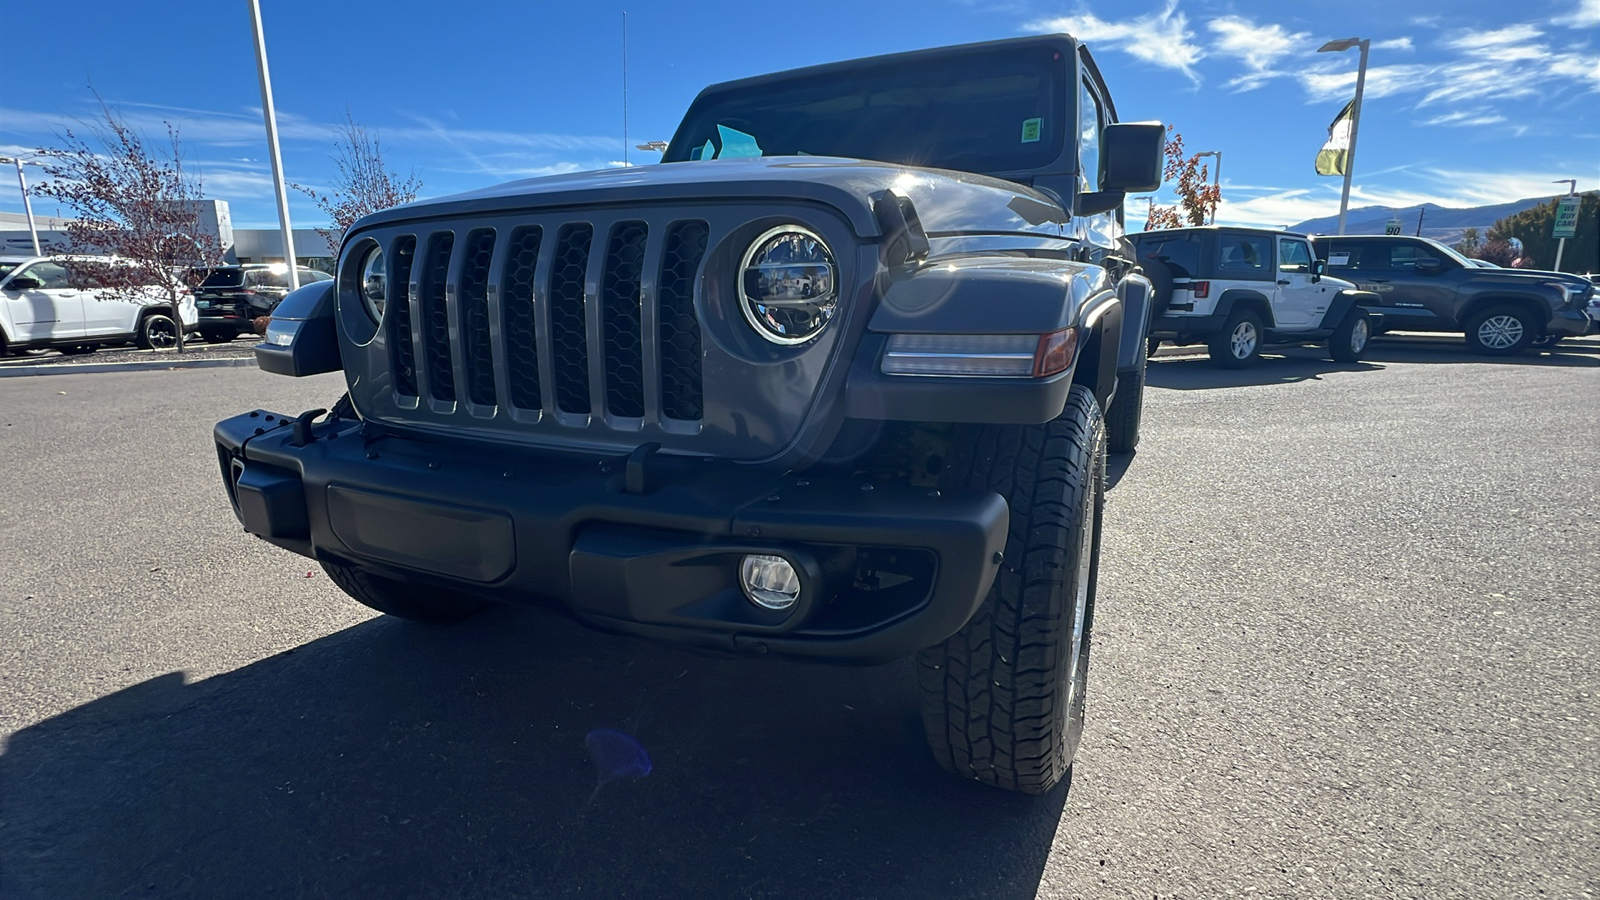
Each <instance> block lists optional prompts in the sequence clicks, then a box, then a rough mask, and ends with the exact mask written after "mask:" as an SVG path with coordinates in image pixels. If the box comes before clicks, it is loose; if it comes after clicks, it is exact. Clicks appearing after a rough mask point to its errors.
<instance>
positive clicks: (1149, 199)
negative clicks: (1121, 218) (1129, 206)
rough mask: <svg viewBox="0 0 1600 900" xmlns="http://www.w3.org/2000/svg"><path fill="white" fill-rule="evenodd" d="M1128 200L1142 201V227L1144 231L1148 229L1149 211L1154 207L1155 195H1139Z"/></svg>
mask: <svg viewBox="0 0 1600 900" xmlns="http://www.w3.org/2000/svg"><path fill="white" fill-rule="evenodd" d="M1128 199H1129V200H1143V201H1145V204H1144V227H1145V228H1146V229H1148V228H1149V227H1150V209H1151V208H1152V207H1154V206H1155V205H1156V195H1155V194H1140V195H1139V196H1137V197H1129V198H1128Z"/></svg>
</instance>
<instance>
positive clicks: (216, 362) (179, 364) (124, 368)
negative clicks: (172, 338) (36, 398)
mask: <svg viewBox="0 0 1600 900" xmlns="http://www.w3.org/2000/svg"><path fill="white" fill-rule="evenodd" d="M255 364H256V359H255V357H254V356H243V357H229V358H226V359H197V360H193V361H191V362H184V361H181V360H163V361H160V362H155V361H152V362H131V363H82V364H80V365H62V364H60V363H57V364H55V365H48V366H0V378H20V377H22V376H25V375H91V374H94V373H96V372H150V371H155V370H158V369H238V368H244V367H246V366H254V365H255Z"/></svg>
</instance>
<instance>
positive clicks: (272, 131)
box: [249, 0, 300, 291]
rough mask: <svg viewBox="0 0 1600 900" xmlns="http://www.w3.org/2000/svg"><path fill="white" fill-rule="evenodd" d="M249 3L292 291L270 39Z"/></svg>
mask: <svg viewBox="0 0 1600 900" xmlns="http://www.w3.org/2000/svg"><path fill="white" fill-rule="evenodd" d="M249 2H250V26H251V28H253V29H254V30H255V36H256V74H257V75H259V76H260V78H261V113H262V115H263V117H265V118H266V120H267V153H268V155H269V156H270V157H271V159H272V190H273V193H275V194H276V195H277V198H278V226H279V227H280V228H281V229H282V230H283V259H284V262H286V263H288V264H289V290H291V291H293V290H298V289H299V287H300V274H299V272H298V271H297V270H298V268H299V265H298V264H297V262H296V260H295V258H294V229H292V228H290V227H289V193H288V191H287V190H286V189H285V188H284V186H283V157H282V155H281V154H280V153H279V152H278V114H277V112H276V111H275V110H274V109H273V107H272V76H271V75H269V74H268V73H267V39H266V36H265V35H263V34H262V32H261V5H260V4H259V3H258V2H257V0H249Z"/></svg>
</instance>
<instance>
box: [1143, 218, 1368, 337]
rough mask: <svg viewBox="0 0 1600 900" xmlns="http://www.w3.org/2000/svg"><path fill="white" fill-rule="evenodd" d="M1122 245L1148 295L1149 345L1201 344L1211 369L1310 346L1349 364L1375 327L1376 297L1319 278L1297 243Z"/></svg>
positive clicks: (1149, 237)
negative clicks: (1133, 254) (1134, 257)
mask: <svg viewBox="0 0 1600 900" xmlns="http://www.w3.org/2000/svg"><path fill="white" fill-rule="evenodd" d="M1130 238H1131V239H1132V241H1133V243H1134V246H1135V248H1136V249H1137V251H1138V256H1139V265H1140V266H1141V267H1143V269H1144V272H1145V275H1146V277H1148V278H1149V279H1150V282H1151V284H1153V285H1154V289H1155V309H1154V312H1155V315H1154V317H1153V318H1152V320H1151V322H1150V331H1149V334H1150V338H1151V341H1152V342H1155V341H1161V340H1167V341H1171V342H1173V343H1175V344H1206V345H1207V347H1208V348H1209V351H1210V354H1211V359H1212V360H1213V361H1214V362H1215V363H1216V364H1217V365H1219V366H1223V367H1226V368H1240V367H1243V366H1247V365H1250V364H1251V363H1253V362H1254V361H1255V360H1256V358H1257V357H1258V356H1259V355H1260V353H1261V348H1262V347H1263V346H1264V345H1266V344H1301V343H1310V342H1312V341H1316V342H1322V341H1326V342H1327V345H1328V355H1330V356H1332V357H1333V358H1334V359H1336V360H1338V361H1340V362H1355V361H1357V360H1359V359H1360V358H1361V356H1362V354H1363V353H1365V352H1366V349H1367V340H1368V338H1370V337H1371V336H1372V335H1373V334H1374V333H1376V332H1377V331H1378V329H1379V328H1380V327H1381V325H1382V317H1381V315H1380V314H1379V313H1378V312H1377V311H1376V310H1374V309H1373V308H1372V307H1373V306H1375V305H1376V304H1377V303H1378V300H1379V298H1378V296H1377V295H1376V294H1371V293H1368V292H1365V291H1359V290H1356V286H1355V285H1354V284H1352V283H1350V282H1348V281H1342V280H1340V279H1338V278H1329V277H1328V276H1326V275H1324V274H1323V270H1324V268H1325V263H1324V261H1323V260H1320V259H1317V258H1316V254H1315V252H1314V251H1313V249H1312V245H1311V242H1310V240H1309V239H1307V238H1306V236H1305V235H1301V234H1292V233H1290V232H1286V231H1273V230H1268V229H1260V228H1235V227H1229V226H1223V227H1217V226H1203V227H1197V228H1172V229H1165V230H1160V231H1146V232H1143V233H1141V234H1135V235H1131V236H1130Z"/></svg>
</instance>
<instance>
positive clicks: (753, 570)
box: [739, 553, 800, 609]
mask: <svg viewBox="0 0 1600 900" xmlns="http://www.w3.org/2000/svg"><path fill="white" fill-rule="evenodd" d="M739 586H740V587H742V588H744V595H745V596H746V597H748V598H750V602H751V603H754V604H755V605H757V606H760V607H763V608H765V609H788V608H789V607H791V606H793V605H795V603H797V602H798V601H799V600H800V573H799V572H796V571H795V570H794V566H793V565H792V564H790V562H789V561H788V560H787V559H784V558H783V557H781V556H766V555H763V554H758V553H752V554H750V555H748V556H746V557H745V558H744V559H743V560H742V561H741V562H740V563H739Z"/></svg>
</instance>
